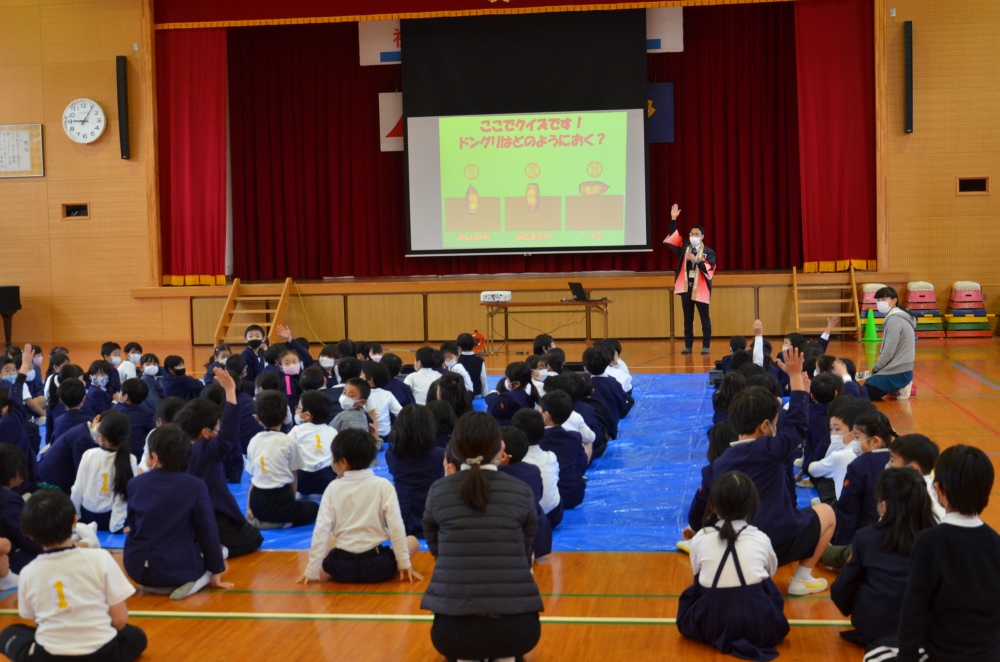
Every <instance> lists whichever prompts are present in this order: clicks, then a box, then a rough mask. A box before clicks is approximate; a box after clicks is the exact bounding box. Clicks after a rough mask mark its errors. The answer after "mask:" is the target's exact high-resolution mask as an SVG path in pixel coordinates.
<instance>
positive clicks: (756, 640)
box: [677, 451, 789, 661]
mask: <svg viewBox="0 0 1000 662" xmlns="http://www.w3.org/2000/svg"><path fill="white" fill-rule="evenodd" d="M726 452H727V453H728V452H729V451H726ZM729 560H731V561H732V562H733V563H734V564H735V565H736V572H737V574H738V575H739V579H740V586H733V587H728V588H719V587H718V583H719V578H720V577H721V576H722V570H723V569H724V568H725V567H726V563H727V562H728V561H729ZM784 604H785V601H784V599H783V598H782V597H781V593H780V592H779V591H778V587H777V586H775V585H774V581H772V580H771V579H765V580H764V581H762V582H759V583H757V584H747V583H746V580H745V579H744V578H743V570H742V568H741V567H740V559H739V556H738V555H737V553H736V545H734V544H729V545H727V546H726V551H725V553H724V555H723V557H722V562H721V563H720V564H719V569H718V570H717V571H716V573H715V578H714V579H713V580H712V586H711V588H705V587H704V586H702V585H701V581H699V579H698V577H695V578H694V585H692V586H690V587H688V588H687V589H685V591H684V592H683V593H682V594H681V597H680V600H679V601H678V605H677V629H678V630H679V631H680V633H681V634H682V635H684V636H685V637H687V638H689V639H694V640H695V641H701V642H704V643H706V644H710V645H712V646H715V647H716V648H717V649H719V650H720V651H722V652H723V653H731V654H733V655H735V656H736V657H739V658H741V659H744V660H761V661H764V660H773V659H775V658H776V657H778V651H777V650H775V647H776V646H777V645H778V644H780V643H781V642H782V641H783V640H784V639H785V637H786V636H787V635H788V631H789V626H788V620H787V619H786V618H785V614H784Z"/></svg>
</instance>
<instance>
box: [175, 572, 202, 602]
mask: <svg viewBox="0 0 1000 662" xmlns="http://www.w3.org/2000/svg"><path fill="white" fill-rule="evenodd" d="M210 581H212V573H211V572H209V571H207V570H206V571H205V574H204V575H202V576H201V577H199V578H198V579H196V580H195V581H193V582H188V583H187V584H182V585H181V586H178V587H177V588H176V589H174V592H173V593H171V594H170V599H171V600H183V599H184V598H187V597H189V596H192V595H194V594H195V593H197V592H198V591H200V590H201V589H203V588H205V587H206V586H208V583H209V582H210Z"/></svg>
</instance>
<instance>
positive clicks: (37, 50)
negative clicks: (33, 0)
mask: <svg viewBox="0 0 1000 662" xmlns="http://www.w3.org/2000/svg"><path fill="white" fill-rule="evenodd" d="M0 25H2V26H4V30H3V39H0V66H3V65H10V64H35V63H37V62H41V59H42V42H41V39H40V38H39V33H40V32H41V17H40V15H39V10H38V6H37V5H36V6H30V5H26V6H2V5H0ZM5 84H6V81H5ZM4 96H17V95H9V93H8V92H6V91H5V92H4Z"/></svg>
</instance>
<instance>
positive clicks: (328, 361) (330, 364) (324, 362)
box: [319, 356, 337, 370]
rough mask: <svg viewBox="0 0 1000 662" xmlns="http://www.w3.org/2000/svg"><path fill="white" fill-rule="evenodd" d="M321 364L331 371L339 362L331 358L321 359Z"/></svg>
mask: <svg viewBox="0 0 1000 662" xmlns="http://www.w3.org/2000/svg"><path fill="white" fill-rule="evenodd" d="M319 364H320V365H321V366H323V367H324V368H326V369H327V370H329V369H330V368H332V367H333V366H335V365H337V362H336V361H334V360H333V359H331V358H330V357H329V356H321V357H319Z"/></svg>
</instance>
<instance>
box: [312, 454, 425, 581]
mask: <svg viewBox="0 0 1000 662" xmlns="http://www.w3.org/2000/svg"><path fill="white" fill-rule="evenodd" d="M331 533H332V534H333V536H334V539H335V541H336V542H335V545H336V548H337V549H342V550H344V551H345V552H350V553H352V554H361V553H362V552H367V551H369V550H371V549H374V548H375V547H378V546H379V545H381V544H382V543H384V542H385V541H386V540H389V541H390V542H391V543H392V553H393V554H394V555H395V556H396V567H398V568H399V569H400V570H406V569H407V568H409V567H410V552H409V550H408V549H407V547H406V529H405V528H404V526H403V516H402V514H401V513H400V511H399V500H398V499H397V498H396V490H395V489H394V488H393V486H392V483H390V482H389V481H388V480H386V479H385V478H381V477H379V476H376V475H375V472H374V471H372V470H371V469H362V470H361V471H347V472H345V473H344V475H343V477H342V478H339V479H337V480H335V481H333V482H332V483H330V485H329V486H328V487H327V488H326V491H325V492H323V500H322V501H320V504H319V514H318V515H317V516H316V527H315V528H314V529H313V536H312V545H311V546H310V547H309V564H308V565H307V566H306V570H305V572H304V573H303V574H304V575H305V576H306V577H308V578H309V579H319V572H320V569H321V568H322V564H323V559H324V558H325V557H326V553H327V551H329V548H330V534H331Z"/></svg>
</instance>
